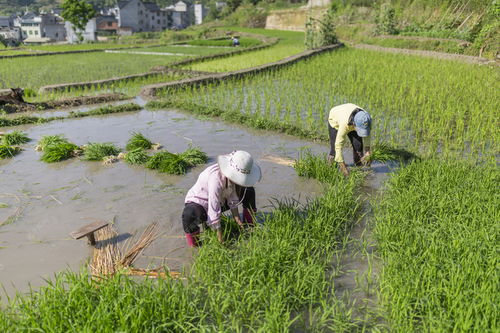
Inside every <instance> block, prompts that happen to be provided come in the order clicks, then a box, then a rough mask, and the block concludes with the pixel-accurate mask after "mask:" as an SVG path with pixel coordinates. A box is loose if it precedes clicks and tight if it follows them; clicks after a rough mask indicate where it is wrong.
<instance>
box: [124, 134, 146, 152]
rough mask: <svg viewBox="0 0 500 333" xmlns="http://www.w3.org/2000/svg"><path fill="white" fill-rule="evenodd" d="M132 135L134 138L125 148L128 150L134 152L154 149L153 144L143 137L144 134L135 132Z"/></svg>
mask: <svg viewBox="0 0 500 333" xmlns="http://www.w3.org/2000/svg"><path fill="white" fill-rule="evenodd" d="M132 134H133V135H132V137H131V138H130V139H129V140H128V142H127V146H126V147H125V148H126V149H127V150H129V151H132V150H135V149H137V148H140V149H151V148H152V147H153V142H151V140H149V139H148V138H146V137H145V136H144V135H142V133H140V132H134V133H132Z"/></svg>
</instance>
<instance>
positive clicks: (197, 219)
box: [182, 187, 256, 234]
mask: <svg viewBox="0 0 500 333" xmlns="http://www.w3.org/2000/svg"><path fill="white" fill-rule="evenodd" d="M237 191H238V196H239V197H240V198H241V197H242V196H243V195H244V197H243V200H242V203H243V208H245V209H251V210H252V211H253V210H255V207H256V205H255V189H254V188H253V187H247V188H246V192H245V188H244V187H243V188H238V190H237ZM221 209H222V211H223V212H225V211H227V210H229V206H228V204H227V203H226V202H225V203H224V204H223V205H222V206H221ZM207 219H208V216H207V212H206V211H205V209H204V208H203V207H202V206H200V205H199V204H197V203H194V202H188V203H186V205H185V206H184V210H183V212H182V227H183V228H184V232H185V233H187V234H192V233H195V232H198V231H200V227H199V225H200V224H202V223H205V222H206V221H207Z"/></svg>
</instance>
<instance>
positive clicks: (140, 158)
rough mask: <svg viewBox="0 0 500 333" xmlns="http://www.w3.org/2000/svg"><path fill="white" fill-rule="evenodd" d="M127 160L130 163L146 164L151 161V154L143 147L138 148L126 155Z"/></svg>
mask: <svg viewBox="0 0 500 333" xmlns="http://www.w3.org/2000/svg"><path fill="white" fill-rule="evenodd" d="M125 161H126V162H127V163H129V164H144V163H146V162H147V161H149V155H148V154H147V153H146V152H145V151H144V150H143V149H142V148H136V149H134V150H131V151H129V152H128V153H127V154H126V155H125Z"/></svg>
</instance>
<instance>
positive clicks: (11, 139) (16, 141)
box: [0, 130, 31, 146]
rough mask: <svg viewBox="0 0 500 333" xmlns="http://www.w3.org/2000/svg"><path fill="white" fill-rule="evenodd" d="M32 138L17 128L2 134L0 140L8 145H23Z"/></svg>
mask: <svg viewBox="0 0 500 333" xmlns="http://www.w3.org/2000/svg"><path fill="white" fill-rule="evenodd" d="M30 140H31V139H30V138H28V135H27V134H26V133H24V132H21V131H17V130H16V131H12V132H10V133H5V134H3V135H0V141H1V142H2V143H3V144H4V145H6V146H13V145H21V144H23V143H26V142H29V141H30Z"/></svg>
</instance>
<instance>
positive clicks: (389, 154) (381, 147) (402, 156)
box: [369, 142, 415, 162]
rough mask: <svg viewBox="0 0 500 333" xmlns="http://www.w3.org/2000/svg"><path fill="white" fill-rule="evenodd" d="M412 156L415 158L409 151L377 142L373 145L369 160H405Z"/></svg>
mask: <svg viewBox="0 0 500 333" xmlns="http://www.w3.org/2000/svg"><path fill="white" fill-rule="evenodd" d="M412 158H415V155H414V154H413V153H411V152H408V151H406V150H402V149H397V148H393V147H390V146H389V145H388V144H386V143H383V142H379V143H376V144H375V145H373V148H372V151H371V154H370V159H369V162H373V161H379V162H387V161H399V160H403V161H406V160H409V159H412Z"/></svg>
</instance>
